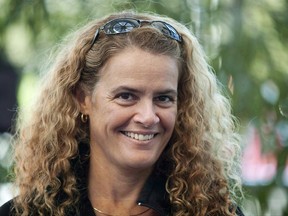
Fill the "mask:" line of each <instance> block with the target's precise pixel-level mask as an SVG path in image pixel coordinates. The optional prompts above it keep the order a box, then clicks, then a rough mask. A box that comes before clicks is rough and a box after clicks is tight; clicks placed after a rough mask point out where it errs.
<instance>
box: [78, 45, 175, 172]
mask: <svg viewBox="0 0 288 216" xmlns="http://www.w3.org/2000/svg"><path fill="white" fill-rule="evenodd" d="M178 74H179V72H178V66H177V60H176V59H174V58H172V57H169V56H165V55H155V54H151V53H148V52H146V51H143V50H140V49H138V48H129V49H126V50H124V51H122V52H121V53H119V54H117V55H115V56H113V57H112V58H110V59H109V60H108V62H107V63H106V64H105V66H104V67H103V68H102V69H101V71H100V79H99V81H98V83H97V84H96V86H95V89H94V93H93V94H92V95H91V96H85V99H84V101H82V104H81V106H82V112H83V113H85V114H87V115H89V119H90V121H89V124H90V146H91V157H95V158H96V160H97V162H98V163H102V164H103V165H104V164H105V166H109V167H111V166H114V167H116V168H124V169H131V168H132V169H147V168H151V167H152V166H153V165H154V164H155V162H156V161H157V159H158V158H159V156H160V154H161V153H162V151H163V149H164V148H165V146H166V145H167V143H168V141H169V139H170V137H171V135H172V132H173V129H174V124H175V120H176V114H177V84H178Z"/></svg>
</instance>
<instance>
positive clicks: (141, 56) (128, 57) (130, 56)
mask: <svg viewBox="0 0 288 216" xmlns="http://www.w3.org/2000/svg"><path fill="white" fill-rule="evenodd" d="M178 74H179V70H178V60H177V59H176V58H173V57H170V56H167V55H157V54H152V53H150V52H147V51H143V50H141V49H139V48H134V47H133V48H127V49H125V50H123V51H122V52H120V53H118V54H116V55H115V56H113V57H111V58H110V59H109V60H108V61H107V62H106V64H105V65H104V66H103V68H102V69H101V70H100V73H99V75H100V80H99V81H101V80H102V79H105V80H107V79H110V80H111V81H112V80H114V81H118V82H119V81H120V79H127V80H129V79H133V80H134V81H138V80H146V81H151V82H152V81H154V82H155V81H156V80H162V81H165V80H168V79H169V80H170V82H171V81H173V83H175V82H176V83H177V82H178Z"/></svg>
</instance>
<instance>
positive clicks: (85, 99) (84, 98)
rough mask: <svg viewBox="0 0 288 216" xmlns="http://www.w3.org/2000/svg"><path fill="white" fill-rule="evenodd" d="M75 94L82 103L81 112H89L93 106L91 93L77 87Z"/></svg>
mask: <svg viewBox="0 0 288 216" xmlns="http://www.w3.org/2000/svg"><path fill="white" fill-rule="evenodd" d="M75 96H76V99H77V101H78V103H79V105H80V112H81V113H83V114H88V113H89V109H90V107H91V97H90V95H86V93H85V92H84V91H83V90H82V89H81V88H80V87H78V88H77V89H76V94H75Z"/></svg>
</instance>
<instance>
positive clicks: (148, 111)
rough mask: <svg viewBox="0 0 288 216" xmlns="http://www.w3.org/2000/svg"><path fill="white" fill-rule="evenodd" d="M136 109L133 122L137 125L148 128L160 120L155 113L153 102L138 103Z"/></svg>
mask: <svg viewBox="0 0 288 216" xmlns="http://www.w3.org/2000/svg"><path fill="white" fill-rule="evenodd" d="M136 109H137V110H136V113H135V115H134V122H136V123H137V124H141V125H142V126H144V127H145V128H149V127H152V126H154V125H155V124H157V123H159V121H160V118H159V116H158V114H157V112H156V109H157V107H156V106H155V105H154V104H153V101H150V100H149V101H148V100H147V101H142V102H140V103H138V105H137V108H136Z"/></svg>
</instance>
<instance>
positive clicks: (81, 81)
mask: <svg viewBox="0 0 288 216" xmlns="http://www.w3.org/2000/svg"><path fill="white" fill-rule="evenodd" d="M119 17H134V18H136V19H144V20H162V21H166V22H168V23H170V24H171V25H173V26H174V27H175V28H176V30H177V31H178V32H179V33H180V34H181V36H182V38H183V41H182V42H181V43H179V42H177V41H175V40H171V39H169V38H167V37H166V36H164V35H163V34H162V33H161V32H160V31H159V30H157V29H155V28H153V27H151V26H149V25H148V26H144V27H141V28H139V29H134V30H133V31H131V32H130V33H128V34H121V35H120V34H119V35H117V36H114V35H109V36H106V35H105V34H104V33H103V34H102V33H100V35H99V38H98V40H97V42H96V43H95V44H93V45H92V46H91V41H92V38H93V35H94V33H95V31H96V30H97V29H98V28H99V27H100V26H102V25H103V24H104V23H106V22H107V21H108V20H111V19H113V18H119ZM127 47H138V48H140V49H143V50H145V51H147V52H151V53H155V54H163V55H168V56H171V57H173V58H176V59H177V60H178V62H179V71H180V72H179V73H180V76H179V81H178V99H177V100H178V102H177V103H178V108H177V109H178V111H177V119H176V124H175V129H174V132H173V135H172V137H171V139H170V141H169V144H168V146H167V148H166V149H165V154H164V153H163V154H162V155H161V157H162V159H164V160H165V161H168V164H169V173H168V180H167V183H166V190H167V192H168V193H169V197H170V202H171V206H172V213H171V215H173V216H179V215H181V216H182V215H195V216H204V215H227V216H228V215H235V206H236V204H237V202H238V200H239V198H241V196H242V190H241V179H240V177H239V171H240V165H239V159H240V147H239V137H238V135H237V133H236V128H235V119H234V117H233V116H232V114H231V108H230V103H229V100H228V99H227V98H226V97H224V96H223V93H222V92H221V86H220V84H219V83H218V82H217V79H216V77H215V75H214V73H213V72H212V70H211V68H210V67H209V65H208V64H207V61H206V57H205V55H204V53H203V51H202V48H201V46H200V45H199V43H198V41H197V39H196V37H195V36H193V35H192V34H191V32H190V31H189V30H188V29H187V28H186V27H185V26H183V25H181V24H180V23H178V22H176V21H174V20H172V19H170V18H167V17H160V16H159V15H152V14H138V13H137V14H136V13H133V12H122V13H116V14H113V15H110V16H109V17H106V18H104V19H101V20H95V21H92V22H90V23H89V24H87V25H86V26H84V27H82V28H81V29H80V30H78V31H76V32H75V33H73V34H72V37H71V36H70V37H68V38H67V41H66V43H64V46H61V47H60V51H59V54H58V55H57V57H56V60H55V61H54V62H53V67H52V68H51V69H50V70H49V73H47V75H46V76H45V77H44V78H43V83H42V85H41V90H40V91H39V95H38V97H37V100H35V103H34V104H33V106H32V110H29V112H31V113H32V114H33V115H29V116H27V115H26V112H23V113H22V114H23V116H24V115H26V117H25V119H24V121H21V120H20V116H19V124H18V130H17V133H16V135H15V176H16V180H15V182H16V185H17V186H18V188H19V196H17V198H16V199H15V201H14V206H15V211H16V213H17V215H32V213H35V214H37V215H65V212H66V211H67V208H68V206H69V208H71V206H75V209H74V211H76V212H77V202H78V201H79V196H80V193H79V190H78V188H77V177H76V176H75V174H74V172H73V167H72V165H71V163H70V162H71V160H73V159H74V158H76V157H77V155H78V154H79V143H80V142H81V141H83V140H89V132H88V130H89V128H88V127H87V126H86V127H85V125H84V124H83V123H81V121H80V107H79V104H78V101H77V99H76V97H75V91H76V90H77V89H78V88H81V89H82V90H83V91H84V92H86V93H93V90H94V87H95V84H96V83H97V81H98V79H99V74H98V71H99V70H100V69H101V67H103V65H104V64H105V63H106V62H107V60H108V59H109V58H111V56H113V55H116V54H117V53H119V52H121V51H123V50H124V49H126V48H127ZM30 109H31V108H30ZM20 114H21V113H20ZM59 191H61V192H62V195H61V196H59V193H60V192H59ZM63 194H64V196H63ZM59 200H60V201H59ZM56 201H57V202H56Z"/></svg>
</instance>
